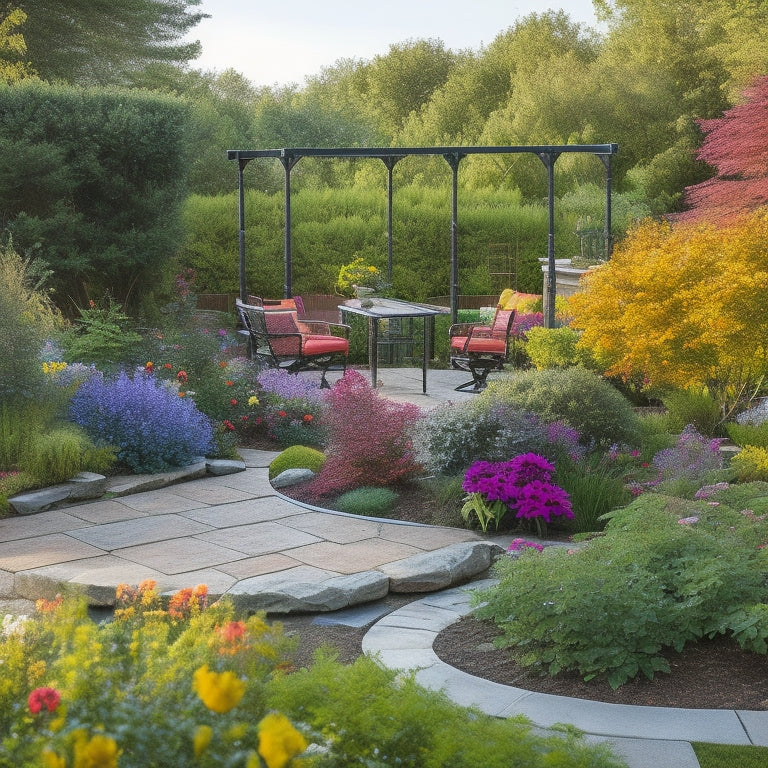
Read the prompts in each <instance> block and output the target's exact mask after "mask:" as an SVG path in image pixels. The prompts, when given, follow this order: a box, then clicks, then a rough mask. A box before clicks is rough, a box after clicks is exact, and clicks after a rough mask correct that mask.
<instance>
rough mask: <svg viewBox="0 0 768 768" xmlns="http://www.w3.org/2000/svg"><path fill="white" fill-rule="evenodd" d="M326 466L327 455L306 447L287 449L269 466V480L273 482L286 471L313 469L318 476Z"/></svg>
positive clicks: (293, 446)
mask: <svg viewBox="0 0 768 768" xmlns="http://www.w3.org/2000/svg"><path fill="white" fill-rule="evenodd" d="M323 464H325V454H324V453H323V452H322V451H318V450H316V449H315V448H309V447H307V446H305V445H292V446H290V447H289V448H286V449H285V450H284V451H281V453H280V454H279V455H277V456H275V458H274V459H272V461H271V462H270V464H269V479H270V480H272V479H274V478H275V477H277V476H278V475H279V474H280V473H281V472H285V470H286V469H311V470H312V471H313V472H314V473H315V474H317V473H318V472H319V471H320V469H321V468H322V466H323Z"/></svg>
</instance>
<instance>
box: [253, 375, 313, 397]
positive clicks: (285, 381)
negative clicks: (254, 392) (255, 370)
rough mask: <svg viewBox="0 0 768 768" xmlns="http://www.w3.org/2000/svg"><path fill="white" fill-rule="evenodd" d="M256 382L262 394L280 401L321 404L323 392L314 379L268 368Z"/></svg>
mask: <svg viewBox="0 0 768 768" xmlns="http://www.w3.org/2000/svg"><path fill="white" fill-rule="evenodd" d="M256 381H257V382H258V384H259V387H260V388H261V390H262V392H264V393H267V394H271V395H274V396H275V399H278V400H305V401H307V402H320V401H321V400H322V398H323V390H322V389H320V384H319V383H318V382H317V381H315V380H314V379H308V378H305V377H303V376H298V375H296V374H292V373H288V372H287V371H283V370H281V369H279V368H268V369H267V370H266V371H262V372H261V373H260V374H259V375H258V376H257V377H256Z"/></svg>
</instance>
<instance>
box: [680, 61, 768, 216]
mask: <svg viewBox="0 0 768 768" xmlns="http://www.w3.org/2000/svg"><path fill="white" fill-rule="evenodd" d="M744 97H745V98H744V101H743V102H742V103H741V104H737V105H736V106H735V107H733V108H731V109H729V110H728V111H726V112H725V114H724V115H723V116H722V117H720V118H716V119H714V120H702V121H701V123H700V125H701V128H702V130H703V131H704V133H705V134H706V138H705V139H704V143H703V145H702V147H701V150H700V151H699V155H698V156H699V159H700V160H703V161H704V162H706V163H708V164H709V165H711V166H714V167H715V168H716V169H717V174H716V175H715V176H714V177H713V178H711V179H708V180H707V181H703V182H701V183H700V184H695V185H693V186H690V187H688V188H687V189H686V194H685V199H686V202H687V203H688V205H689V207H690V209H689V210H688V211H686V212H685V213H684V214H683V215H682V216H681V217H680V218H684V219H688V220H696V221H699V220H705V221H710V222H718V223H728V222H730V221H732V220H733V219H735V218H737V217H738V216H740V215H741V214H743V213H746V212H748V211H752V210H754V209H756V208H760V207H761V206H765V205H768V76H766V77H761V78H759V79H758V80H757V81H756V82H755V84H754V85H753V86H752V87H751V88H749V89H747V91H746V92H745V94H744Z"/></svg>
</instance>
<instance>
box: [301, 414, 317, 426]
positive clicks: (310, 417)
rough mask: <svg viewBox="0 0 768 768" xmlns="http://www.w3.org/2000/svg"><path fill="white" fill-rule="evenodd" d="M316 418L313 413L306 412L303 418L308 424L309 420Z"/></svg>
mask: <svg viewBox="0 0 768 768" xmlns="http://www.w3.org/2000/svg"><path fill="white" fill-rule="evenodd" d="M314 418H315V417H314V416H313V415H312V414H311V413H305V414H304V419H303V420H304V421H306V422H307V424H309V422H310V421H312V420H313V419H314Z"/></svg>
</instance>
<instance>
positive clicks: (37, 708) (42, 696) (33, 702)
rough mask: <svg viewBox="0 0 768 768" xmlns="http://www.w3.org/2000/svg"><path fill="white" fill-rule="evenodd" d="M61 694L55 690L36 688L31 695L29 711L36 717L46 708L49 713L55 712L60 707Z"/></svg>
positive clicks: (28, 700) (28, 701)
mask: <svg viewBox="0 0 768 768" xmlns="http://www.w3.org/2000/svg"><path fill="white" fill-rule="evenodd" d="M60 701H61V694H60V693H59V692H58V691H57V690H56V689H55V688H35V690H34V691H32V693H30V694H29V698H28V699H27V704H28V705H29V711H30V712H31V713H32V714H33V715H36V714H37V713H38V712H41V711H42V709H43V707H45V708H46V709H47V710H48V711H49V712H53V711H54V710H55V709H56V707H58V706H59V702H60Z"/></svg>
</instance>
